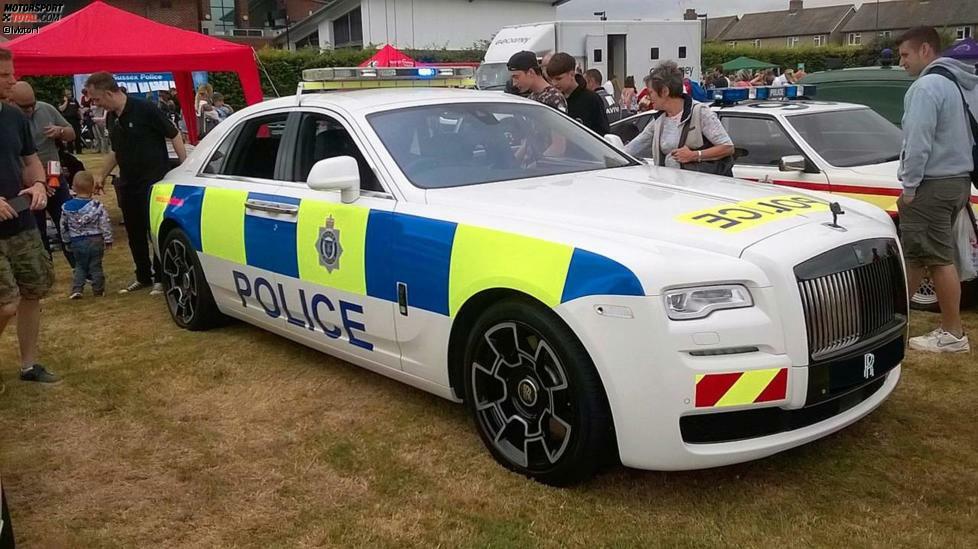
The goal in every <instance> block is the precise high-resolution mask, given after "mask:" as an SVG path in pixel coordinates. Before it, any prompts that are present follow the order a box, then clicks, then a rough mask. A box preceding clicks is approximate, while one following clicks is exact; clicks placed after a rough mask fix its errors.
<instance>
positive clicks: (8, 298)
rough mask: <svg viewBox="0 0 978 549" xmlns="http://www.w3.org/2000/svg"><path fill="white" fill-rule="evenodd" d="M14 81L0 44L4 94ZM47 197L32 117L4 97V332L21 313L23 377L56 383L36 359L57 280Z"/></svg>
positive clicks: (0, 204) (0, 266) (0, 195)
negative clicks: (38, 215) (45, 226)
mask: <svg viewBox="0 0 978 549" xmlns="http://www.w3.org/2000/svg"><path fill="white" fill-rule="evenodd" d="M13 84H14V64H13V55H12V54H11V53H10V51H9V50H5V49H0V97H8V96H9V94H10V89H11V87H13ZM47 198H48V196H47V185H46V184H45V182H44V168H43V167H42V166H41V160H40V158H38V156H37V149H36V148H35V147H34V139H33V137H32V135H31V126H30V123H29V122H28V120H27V118H26V117H25V116H24V114H23V113H22V112H20V109H17V108H14V107H12V106H11V105H10V104H3V103H0V335H2V334H3V332H4V330H5V329H6V327H7V324H9V323H10V321H11V320H12V319H13V318H14V317H15V316H16V317H17V339H18V342H19V344H20V359H21V371H20V379H21V380H23V381H36V382H41V383H54V382H57V381H59V379H58V376H56V375H54V374H52V373H51V372H49V371H47V369H45V368H44V367H43V366H41V365H40V364H38V363H37V350H38V345H37V342H38V335H39V334H40V327H41V299H42V298H43V297H45V296H46V295H47V294H48V292H49V291H50V290H51V286H52V285H53V283H54V268H53V267H52V265H51V256H49V255H48V253H47V251H46V250H45V249H44V245H43V244H42V243H41V234H40V232H39V231H38V228H37V223H36V221H35V219H34V215H33V214H32V213H31V210H42V209H44V208H45V207H46V206H47Z"/></svg>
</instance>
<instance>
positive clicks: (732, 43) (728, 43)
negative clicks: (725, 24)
mask: <svg viewBox="0 0 978 549" xmlns="http://www.w3.org/2000/svg"><path fill="white" fill-rule="evenodd" d="M727 45H728V46H730V47H731V48H736V47H737V42H735V41H730V42H727Z"/></svg>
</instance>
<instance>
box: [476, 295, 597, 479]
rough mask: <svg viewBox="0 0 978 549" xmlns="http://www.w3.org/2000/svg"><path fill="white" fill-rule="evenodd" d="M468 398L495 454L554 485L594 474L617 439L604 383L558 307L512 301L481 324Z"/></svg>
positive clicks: (496, 308) (497, 306)
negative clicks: (559, 315)
mask: <svg viewBox="0 0 978 549" xmlns="http://www.w3.org/2000/svg"><path fill="white" fill-rule="evenodd" d="M464 366H465V402H466V407H467V408H468V410H469V412H470V413H471V414H472V416H473V418H474V420H475V425H476V429H477V430H478V432H479V436H480V437H481V438H482V441H483V443H484V444H485V445H486V448H488V449H489V452H490V453H491V454H492V456H493V457H494V458H495V459H496V461H498V462H499V463H500V464H501V465H503V466H504V467H506V468H508V469H510V470H512V471H515V472H517V473H520V474H523V475H525V476H527V477H530V478H532V479H535V480H537V481H539V482H542V483H544V484H549V485H552V486H567V485H571V484H575V483H578V482H581V481H584V480H586V479H588V478H590V477H591V476H593V475H594V473H595V472H596V470H597V469H598V468H599V467H600V466H601V465H603V464H604V463H605V462H606V458H607V457H608V456H609V455H610V454H609V451H610V446H611V445H612V444H613V440H614V435H613V426H612V421H611V414H610V412H609V409H608V402H607V397H606V395H605V392H604V387H603V386H602V384H601V380H600V379H599V377H598V374H597V371H596V370H595V368H594V364H593V363H592V362H591V359H590V357H589V356H588V353H587V351H586V350H585V349H584V346H583V345H582V344H581V343H580V341H578V339H577V338H576V337H575V336H574V334H573V333H572V332H571V331H570V329H569V328H568V327H567V326H566V325H565V324H564V323H563V322H561V321H560V319H559V318H558V317H557V316H556V315H554V314H553V312H551V311H549V310H547V309H545V308H544V307H542V306H539V305H537V304H534V303H530V302H528V301H523V300H505V301H501V302H499V303H496V304H494V305H493V306H491V307H490V308H488V309H487V310H486V311H485V312H484V313H482V315H481V316H480V317H479V319H478V320H477V321H476V322H475V325H474V327H473V329H472V331H471V332H470V333H469V337H468V340H467V342H466V349H465V364H464Z"/></svg>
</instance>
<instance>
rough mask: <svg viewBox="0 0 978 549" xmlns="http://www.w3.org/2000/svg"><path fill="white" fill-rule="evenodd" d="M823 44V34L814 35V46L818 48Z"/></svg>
mask: <svg viewBox="0 0 978 549" xmlns="http://www.w3.org/2000/svg"><path fill="white" fill-rule="evenodd" d="M824 45H825V36H824V35H822V34H816V35H815V47H816V48H820V47H822V46H824Z"/></svg>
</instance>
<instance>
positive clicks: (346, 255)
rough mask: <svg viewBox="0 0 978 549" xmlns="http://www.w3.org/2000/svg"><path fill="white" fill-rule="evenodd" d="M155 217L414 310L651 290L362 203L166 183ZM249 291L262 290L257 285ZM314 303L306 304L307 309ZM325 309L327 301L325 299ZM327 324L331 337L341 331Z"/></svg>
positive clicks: (585, 262) (575, 256)
mask: <svg viewBox="0 0 978 549" xmlns="http://www.w3.org/2000/svg"><path fill="white" fill-rule="evenodd" d="M248 200H267V201H272V202H277V203H280V204H292V205H295V206H297V207H298V217H297V218H296V220H295V222H281V221H276V220H274V219H269V218H267V217H262V216H257V215H251V214H249V213H248V212H247V211H246V207H245V204H246V202H247V201H248ZM150 215H151V218H152V226H151V227H152V231H153V234H154V236H156V235H158V231H159V228H160V225H161V224H162V223H163V221H164V220H172V221H174V222H176V223H177V224H178V225H179V226H180V227H181V228H183V230H184V231H185V232H186V233H187V234H188V236H189V237H190V240H191V242H192V244H193V246H194V248H195V249H196V250H197V251H198V252H202V253H204V254H208V255H211V256H214V257H218V258H221V259H224V260H227V261H230V262H233V263H238V264H241V265H249V266H252V267H256V268H260V269H264V270H267V271H271V272H274V273H277V274H280V275H283V276H288V277H292V278H296V279H299V280H302V281H304V282H309V283H310V284H314V285H317V286H322V287H328V288H333V289H336V290H341V291H343V292H347V293H349V294H352V295H361V296H367V297H372V298H376V299H382V300H386V301H390V302H394V303H396V302H397V299H398V296H397V286H398V283H402V284H405V285H406V286H407V287H408V288H409V292H408V296H409V297H408V300H409V301H408V306H409V307H411V308H415V309H422V310H425V311H429V312H432V313H436V314H440V315H445V316H454V315H455V314H457V313H458V311H459V309H461V307H462V306H463V305H464V304H465V302H466V301H467V300H468V299H469V298H471V297H472V296H474V295H476V294H477V293H479V292H481V291H483V290H487V289H492V288H507V289H513V290H517V291H521V292H524V293H526V294H529V295H531V296H533V297H535V298H537V299H539V300H540V301H541V302H543V303H545V304H546V305H548V306H550V307H556V306H557V305H560V304H561V303H565V302H568V301H572V300H574V299H578V298H581V297H585V296H590V295H623V296H642V295H645V292H644V290H643V288H642V284H641V282H640V281H639V280H638V278H637V277H636V276H635V274H634V273H632V271H630V270H629V269H628V268H627V267H625V266H624V265H622V264H620V263H618V262H616V261H613V260H611V259H608V258H606V257H604V256H601V255H598V254H595V253H592V252H588V251H586V250H582V249H579V248H575V247H573V246H568V245H565V244H559V243H554V242H549V241H545V240H540V239H536V238H530V237H526V236H522V235H518V234H513V233H508V232H502V231H496V230H492V229H486V228H482V227H474V226H470V225H464V224H457V223H453V222H448V221H441V220H436V219H428V218H423V217H417V216H413V215H408V214H400V213H393V212H387V211H382V210H371V209H369V208H364V207H361V206H356V205H348V204H337V203H334V202H328V201H320V200H310V199H302V200H300V199H298V198H290V197H284V196H278V195H275V196H268V195H262V194H259V193H249V192H247V191H239V190H228V189H221V188H205V187H195V186H188V185H173V184H170V183H165V182H164V183H160V184H157V185H155V186H154V188H153V197H152V201H151V206H150ZM324 238H325V241H324ZM334 244H338V245H339V247H335V248H334V247H333V246H334ZM324 254H326V255H329V254H335V256H336V257H334V258H330V257H327V258H325V259H324ZM333 261H335V264H333V263H331V262H333ZM249 282H251V281H249ZM242 284H243V283H242ZM249 291H250V292H254V293H256V294H257V292H258V289H257V288H256V284H255V283H254V282H251V283H250V284H249ZM265 291H267V292H273V293H274V291H275V289H274V288H272V287H269V288H267V289H266V290H265ZM239 293H240V292H239ZM282 297H283V300H284V296H282ZM313 299H314V298H313V297H309V299H308V300H306V299H301V300H300V301H302V302H303V305H304V306H308V305H310V304H311V301H312V300H313ZM317 299H318V298H317ZM317 306H325V303H324V302H323V301H322V300H321V299H320V300H319V302H318V303H316V304H315V305H314V306H313V307H312V308H313V309H315V308H316V307H317ZM337 308H339V307H337ZM348 310H350V309H349V308H348ZM361 311H362V309H361ZM266 312H267V311H266ZM293 313H295V312H294V311H293ZM307 313H308V314H306V315H305V319H306V320H308V319H312V321H310V322H309V323H308V324H310V325H312V327H315V325H314V324H313V321H315V320H316V319H315V318H312V316H313V314H312V313H311V312H307ZM322 324H323V325H324V326H323V328H322V330H323V331H324V332H326V333H327V335H329V334H330V333H336V332H335V330H333V329H331V328H335V326H334V327H330V326H325V323H322ZM351 335H352V334H351Z"/></svg>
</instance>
